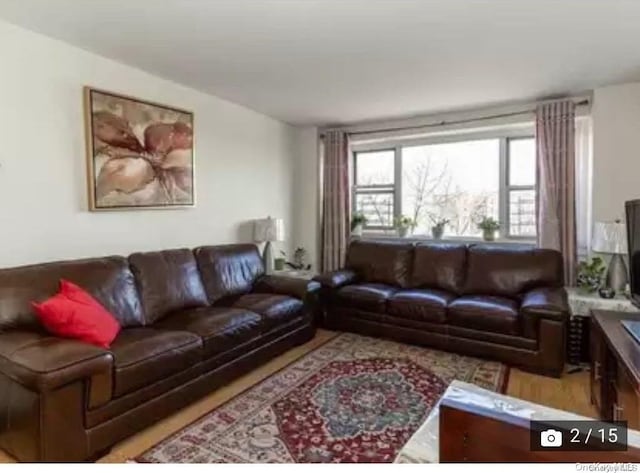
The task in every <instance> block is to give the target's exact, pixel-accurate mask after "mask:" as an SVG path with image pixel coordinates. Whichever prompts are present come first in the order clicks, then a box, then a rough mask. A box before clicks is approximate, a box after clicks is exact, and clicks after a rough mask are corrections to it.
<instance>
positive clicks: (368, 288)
mask: <svg viewBox="0 0 640 473" xmlns="http://www.w3.org/2000/svg"><path fill="white" fill-rule="evenodd" d="M397 290H398V289H397V288H394V287H392V286H388V285H386V284H377V283H363V284H352V285H349V286H345V287H343V288H341V289H339V290H338V292H337V293H336V298H337V302H338V304H340V305H342V306H345V307H353V308H355V309H360V310H365V311H367V310H368V311H372V312H379V313H385V311H386V305H387V300H388V299H389V298H390V297H391V296H392V295H393V294H394V293H395V292H396V291H397Z"/></svg>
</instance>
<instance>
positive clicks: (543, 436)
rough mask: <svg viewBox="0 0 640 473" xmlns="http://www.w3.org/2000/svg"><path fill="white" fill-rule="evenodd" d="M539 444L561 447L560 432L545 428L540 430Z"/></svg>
mask: <svg viewBox="0 0 640 473" xmlns="http://www.w3.org/2000/svg"><path fill="white" fill-rule="evenodd" d="M540 446H541V447H551V448H558V447H562V432H560V431H559V430H555V429H547V430H543V431H542V432H540Z"/></svg>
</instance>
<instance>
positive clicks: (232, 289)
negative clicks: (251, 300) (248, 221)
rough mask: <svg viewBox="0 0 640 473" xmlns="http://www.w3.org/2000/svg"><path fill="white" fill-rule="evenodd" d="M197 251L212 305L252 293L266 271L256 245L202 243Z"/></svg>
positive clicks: (203, 279) (197, 257)
mask: <svg viewBox="0 0 640 473" xmlns="http://www.w3.org/2000/svg"><path fill="white" fill-rule="evenodd" d="M194 252H195V255H196V260H197V261H198V267H199V268H200V274H201V275H202V281H203V282H204V286H205V288H206V290H207V295H208V296H209V302H211V304H213V303H215V302H216V301H219V300H220V299H223V298H225V297H230V296H237V295H241V294H246V293H248V292H250V291H251V289H252V288H253V285H254V283H255V282H256V280H257V279H258V278H259V277H260V276H262V275H263V274H264V265H263V263H262V258H261V257H260V253H259V252H258V248H257V247H256V246H255V245H251V244H246V245H220V246H202V247H200V248H196V249H195V250H194Z"/></svg>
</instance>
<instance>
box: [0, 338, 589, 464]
mask: <svg viewBox="0 0 640 473" xmlns="http://www.w3.org/2000/svg"><path fill="white" fill-rule="evenodd" d="M334 335H335V334H334V333H333V332H329V331H327V330H319V331H318V334H317V335H316V337H315V338H314V339H313V340H311V341H310V342H308V343H306V344H304V345H301V346H299V347H296V348H294V349H292V350H290V351H288V352H287V353H285V354H283V355H281V356H279V357H278V358H275V359H273V360H271V361H270V362H268V363H266V364H265V365H263V366H261V367H260V368H257V369H256V370H254V371H252V372H250V373H248V374H247V375H245V376H243V377H241V378H239V379H237V380H236V381H234V382H232V383H231V384H229V385H227V386H225V387H224V388H221V389H218V390H217V391H215V392H214V393H212V394H210V395H209V396H207V397H205V398H203V399H201V400H200V401H198V402H196V403H195V404H192V405H190V406H189V407H186V408H185V409H182V410H181V411H178V412H177V413H176V414H174V415H172V416H171V417H167V418H166V419H164V420H162V421H160V422H158V423H157V424H155V425H153V426H151V427H149V428H147V429H145V430H143V431H142V432H140V433H138V434H137V435H134V436H132V437H130V438H128V439H126V440H124V441H123V442H121V443H119V444H118V445H116V446H115V447H114V448H113V449H112V450H111V453H109V454H108V455H107V456H105V457H103V458H101V459H100V460H99V461H100V462H104V463H120V462H124V461H127V460H130V459H132V458H134V457H136V456H138V455H139V454H141V453H142V452H144V451H145V450H147V449H148V448H150V447H152V446H153V445H155V444H156V443H158V442H159V441H160V440H162V439H164V438H166V437H168V436H169V435H171V434H172V433H174V432H176V431H178V430H180V429H181V428H182V427H184V426H186V425H188V424H190V423H191V422H193V421H195V420H196V419H198V418H199V417H201V416H202V415H204V414H206V413H207V412H209V411H211V410H212V409H214V408H215V407H217V406H219V405H220V404H222V403H224V402H225V401H227V400H228V399H231V398H232V397H234V396H236V395H237V394H239V393H241V392H242V391H244V390H245V389H247V388H248V387H250V386H252V385H253V384H255V383H257V382H259V381H261V380H263V379H265V378H266V377H268V376H269V375H271V374H272V373H274V372H275V371H277V370H279V369H280V368H282V367H284V366H286V365H288V364H289V363H291V362H292V361H294V360H295V359H297V358H299V357H300V356H302V355H304V354H306V353H307V352H309V351H311V350H313V349H314V348H316V347H318V346H319V345H321V344H322V343H324V342H326V341H327V340H329V339H330V338H331V337H333V336H334ZM507 394H509V395H510V396H514V397H518V398H521V399H526V400H528V401H531V402H536V403H538V404H543V405H547V406H551V407H555V408H557V409H563V410H566V411H571V412H575V413H577V414H580V415H584V416H588V417H595V416H596V412H595V409H593V407H592V406H591V404H590V402H589V373H587V372H580V373H575V374H567V375H565V376H563V377H562V378H561V379H555V378H547V377H545V376H537V375H534V374H530V373H525V372H523V371H520V370H517V369H512V370H511V372H510V375H509V384H508V387H507ZM13 461H14V460H13V458H11V457H10V456H9V455H7V454H6V453H4V452H3V451H2V450H0V463H6V462H13Z"/></svg>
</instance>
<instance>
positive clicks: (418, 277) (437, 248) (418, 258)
mask: <svg viewBox="0 0 640 473" xmlns="http://www.w3.org/2000/svg"><path fill="white" fill-rule="evenodd" d="M466 265H467V246H466V245H464V244H458V243H419V244H418V245H416V247H415V256H414V259H413V275H412V277H411V286H412V287H425V288H434V289H443V290H445V291H448V292H452V293H454V294H460V293H462V291H463V290H464V280H465V272H466V269H467V268H466Z"/></svg>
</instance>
